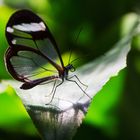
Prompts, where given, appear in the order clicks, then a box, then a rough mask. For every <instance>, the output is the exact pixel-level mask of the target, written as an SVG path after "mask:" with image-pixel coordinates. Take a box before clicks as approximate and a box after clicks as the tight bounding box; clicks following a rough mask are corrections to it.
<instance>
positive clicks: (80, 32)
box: [68, 27, 83, 64]
mask: <svg viewBox="0 0 140 140" xmlns="http://www.w3.org/2000/svg"><path fill="white" fill-rule="evenodd" d="M82 29H83V27H80V30H79V32H78V34H77V37H76V39H75V42H76V43H77V40H78V38H79V35H80V33H81V31H82ZM69 50H70V55H69V60H68V64H70V63H72V62H73V61H75V60H73V61H72V62H70V60H71V57H72V50H71V49H69ZM76 60H77V59H76Z"/></svg>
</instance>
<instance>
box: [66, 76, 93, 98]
mask: <svg viewBox="0 0 140 140" xmlns="http://www.w3.org/2000/svg"><path fill="white" fill-rule="evenodd" d="M71 78H72V77H70V78H66V80H67V81H70V82H74V83H76V85H77V86H78V87H79V88H80V89H81V90H82V91H83V93H84V94H85V95H86V96H87V97H89V98H90V99H92V98H91V97H90V96H89V95H88V94H87V93H86V92H85V91H84V90H83V89H82V88H81V87H80V85H79V84H78V83H77V82H76V81H74V80H71Z"/></svg>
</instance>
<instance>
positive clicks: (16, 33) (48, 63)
mask: <svg viewBox="0 0 140 140" xmlns="http://www.w3.org/2000/svg"><path fill="white" fill-rule="evenodd" d="M6 37H7V40H8V43H9V45H10V47H9V48H8V50H7V53H6V63H7V68H8V70H9V72H10V73H11V75H12V76H13V77H14V78H15V79H17V80H19V81H24V82H26V81H27V80H30V81H32V80H37V79H40V78H43V77H45V76H46V77H47V76H50V75H53V74H54V72H57V75H58V73H59V71H60V70H63V68H64V65H63V61H62V58H61V55H60V53H59V50H58V48H57V45H56V42H55V40H54V38H53V37H52V35H51V33H50V31H49V29H48V27H47V26H46V24H45V23H44V22H43V21H42V19H41V18H40V17H38V16H36V15H35V14H34V13H32V12H31V11H28V10H21V11H18V12H16V13H14V14H13V15H12V16H11V18H10V19H9V21H8V23H7V26H6Z"/></svg>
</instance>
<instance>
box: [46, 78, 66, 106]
mask: <svg viewBox="0 0 140 140" xmlns="http://www.w3.org/2000/svg"><path fill="white" fill-rule="evenodd" d="M63 82H64V80H62V81H61V83H59V84H58V85H56V80H55V84H54V86H53V90H52V91H53V92H51V94H52V97H51V100H50V101H49V102H48V103H47V104H46V105H49V104H50V103H51V102H52V100H53V98H54V95H55V92H56V89H57V88H58V87H59V86H60V85H61V84H62V83H63Z"/></svg>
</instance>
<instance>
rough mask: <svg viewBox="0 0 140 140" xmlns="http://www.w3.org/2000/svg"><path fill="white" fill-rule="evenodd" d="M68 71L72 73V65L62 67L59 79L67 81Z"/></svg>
mask: <svg viewBox="0 0 140 140" xmlns="http://www.w3.org/2000/svg"><path fill="white" fill-rule="evenodd" d="M69 71H71V72H74V71H75V68H74V66H73V65H72V64H68V65H67V66H65V67H64V70H63V72H60V77H61V78H62V79H63V80H64V79H67V77H68V74H69Z"/></svg>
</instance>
